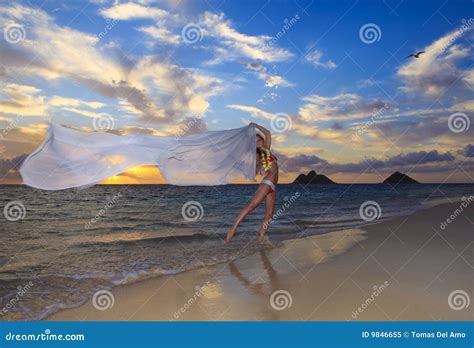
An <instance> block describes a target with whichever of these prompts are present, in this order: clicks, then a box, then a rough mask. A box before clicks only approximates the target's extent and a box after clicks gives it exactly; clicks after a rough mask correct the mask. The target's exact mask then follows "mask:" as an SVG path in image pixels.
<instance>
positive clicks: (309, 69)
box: [0, 0, 474, 184]
mask: <svg viewBox="0 0 474 348" xmlns="http://www.w3.org/2000/svg"><path fill="white" fill-rule="evenodd" d="M473 17H474V2H473V1H471V0H466V1H461V0H448V1H446V0H444V1H428V0H425V1H421V0H420V1H406V0H405V1H403V0H395V1H391V0H385V1H362V0H360V1H357V0H354V1H342V0H338V1H334V0H333V1H316V0H309V1H303V0H286V1H283V0H274V1H259V0H254V1H250V0H242V1H230V0H218V1H211V0H205V1H198V0H196V1H192V0H181V1H180V0H168V1H166V0H161V1H160V0H157V1H156V0H137V1H117V0H114V1H109V0H89V1H76V0H74V1H67V2H65V1H56V0H44V1H43V0H38V1H4V0H0V28H1V29H2V31H3V33H1V34H2V35H0V184H2V183H3V184H9V183H21V177H20V176H19V174H18V171H17V168H18V166H19V165H20V164H21V162H22V160H23V159H24V158H25V157H26V156H27V155H28V154H29V153H30V152H32V151H33V150H34V149H35V148H36V147H37V146H38V145H39V144H40V143H41V141H42V140H43V139H44V137H45V133H46V130H47V127H48V122H50V121H52V122H56V123H60V124H64V125H67V126H70V127H75V128H78V129H82V130H85V131H108V132H112V133H115V134H119V135H126V134H150V135H155V136H163V135H168V136H176V135H177V134H192V133H196V132H203V131H206V130H219V129H229V128H237V127H242V126H244V125H245V124H248V123H249V122H256V123H259V124H261V125H263V126H264V127H266V128H268V129H269V130H270V131H272V134H273V136H272V139H273V145H272V151H273V152H275V153H276V154H277V156H278V158H279V163H280V170H281V175H280V176H281V180H280V181H281V182H291V181H293V180H294V178H295V177H296V176H297V175H298V174H300V173H307V172H308V171H309V170H315V171H316V172H317V173H322V174H325V175H327V176H329V177H330V178H331V179H333V180H334V181H336V182H340V183H376V182H381V181H383V180H384V179H385V178H386V177H387V176H388V175H390V174H391V173H393V172H394V171H401V172H404V173H406V174H408V175H409V176H411V177H413V178H414V179H416V180H418V181H420V182H426V183H435V182H436V183H459V182H467V183H472V182H473V178H474V160H473V157H474V145H473V144H474V137H473V135H474V130H473V129H474V126H472V125H471V121H472V118H473V111H474V98H473V96H474V93H473V92H474V68H473V54H472V50H473V47H474V30H473V29H474V18H473ZM420 51H424V53H422V54H420V55H419V56H418V58H416V57H407V56H409V55H410V54H412V53H417V52H420ZM162 182H164V180H163V178H162V177H161V175H160V173H159V171H158V170H157V169H156V168H154V167H139V168H134V169H132V170H129V171H127V172H125V173H123V174H121V175H118V176H115V177H112V178H110V179H108V180H107V181H106V182H105V183H118V184H120V183H146V184H151V183H162Z"/></svg>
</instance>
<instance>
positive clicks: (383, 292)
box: [48, 202, 474, 321]
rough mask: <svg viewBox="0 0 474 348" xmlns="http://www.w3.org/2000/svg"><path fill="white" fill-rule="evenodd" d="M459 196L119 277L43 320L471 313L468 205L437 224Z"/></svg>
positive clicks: (464, 316)
mask: <svg viewBox="0 0 474 348" xmlns="http://www.w3.org/2000/svg"><path fill="white" fill-rule="evenodd" d="M460 205H461V202H456V203H448V204H442V205H438V206H435V207H431V208H428V209H424V210H420V211H418V212H416V213H415V214H412V215H410V216H405V217H399V218H395V219H393V220H390V221H385V222H383V223H374V224H370V225H366V226H364V227H363V228H362V230H360V229H352V230H344V231H338V232H332V233H327V234H323V235H316V236H311V237H308V238H303V239H297V240H289V241H285V242H284V244H283V246H281V247H277V248H274V249H271V250H265V251H264V250H262V251H260V252H259V253H256V254H254V255H251V256H249V257H246V258H243V259H238V260H236V261H233V262H230V263H222V264H218V265H215V266H211V267H205V268H201V269H197V270H193V271H188V272H183V273H179V274H176V275H173V276H160V277H156V278H152V279H148V280H144V281H141V282H138V283H135V284H131V285H125V286H119V287H117V288H114V289H113V290H112V294H113V306H111V307H110V304H109V305H107V307H108V308H107V309H106V310H99V309H97V308H96V307H97V303H96V306H94V305H93V303H92V301H89V302H87V303H86V304H84V305H82V306H80V307H78V308H74V309H65V310H62V311H60V312H58V313H55V314H53V315H52V316H50V317H49V318H48V320H79V321H82V320H85V321H92V320H99V321H100V320H114V321H115V320H116V321H154V320H164V321H168V320H206V321H226V320H231V321H234V320H237V321H239V320H257V321H260V320H271V321H281V320H291V321H293V320H294V321H308V320H309V321H323V320H324V321H325V320H342V321H344V320H349V321H350V320H362V321H364V320H401V321H405V320H426V321H431V320H473V313H474V312H473V310H472V309H473V306H472V304H468V302H469V301H470V299H472V298H473V295H474V292H473V267H474V250H473V233H474V228H473V223H474V205H472V204H471V205H469V206H468V207H467V208H464V211H463V212H462V214H460V215H458V216H457V217H456V218H455V219H454V220H453V221H452V222H451V223H449V224H448V225H447V226H446V227H445V228H444V229H442V228H441V227H440V224H441V223H442V222H443V221H446V219H448V218H449V216H450V215H452V214H453V213H454V212H455V211H456V209H459V207H460ZM272 294H273V296H272Z"/></svg>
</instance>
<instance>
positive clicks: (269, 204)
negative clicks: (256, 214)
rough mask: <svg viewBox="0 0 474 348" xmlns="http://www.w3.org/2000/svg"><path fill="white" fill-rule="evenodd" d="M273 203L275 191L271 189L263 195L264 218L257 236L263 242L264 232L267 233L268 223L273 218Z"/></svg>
mask: <svg viewBox="0 0 474 348" xmlns="http://www.w3.org/2000/svg"><path fill="white" fill-rule="evenodd" d="M275 203H276V193H275V192H274V191H272V192H270V193H269V194H268V195H267V196H266V197H265V218H264V219H263V223H262V228H260V232H259V238H258V240H259V242H263V238H264V237H265V233H267V231H268V229H269V228H270V224H271V222H272V220H273V213H274V212H275Z"/></svg>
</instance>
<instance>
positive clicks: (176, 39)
mask: <svg viewBox="0 0 474 348" xmlns="http://www.w3.org/2000/svg"><path fill="white" fill-rule="evenodd" d="M138 30H139V31H141V32H142V33H145V34H147V35H149V36H150V37H152V38H153V39H155V40H157V41H159V42H162V43H165V44H170V45H178V44H179V43H180V42H181V36H179V35H176V34H173V33H172V32H171V31H170V30H168V29H166V28H164V27H157V26H153V25H152V26H147V27H140V28H138Z"/></svg>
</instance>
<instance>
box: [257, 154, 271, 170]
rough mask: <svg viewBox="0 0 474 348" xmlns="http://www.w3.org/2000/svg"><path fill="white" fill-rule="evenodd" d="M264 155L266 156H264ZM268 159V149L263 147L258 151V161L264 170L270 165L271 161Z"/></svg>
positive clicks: (268, 168)
mask: <svg viewBox="0 0 474 348" xmlns="http://www.w3.org/2000/svg"><path fill="white" fill-rule="evenodd" d="M264 151H265V153H264ZM265 155H266V156H265ZM269 159H270V150H268V149H264V150H261V151H260V162H261V163H262V167H263V169H265V171H266V172H268V171H269V170H270V168H271V167H272V162H270V161H269Z"/></svg>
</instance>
